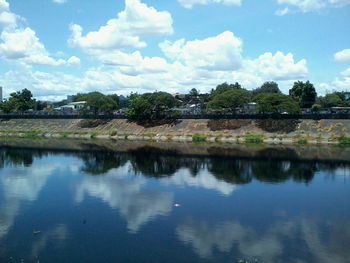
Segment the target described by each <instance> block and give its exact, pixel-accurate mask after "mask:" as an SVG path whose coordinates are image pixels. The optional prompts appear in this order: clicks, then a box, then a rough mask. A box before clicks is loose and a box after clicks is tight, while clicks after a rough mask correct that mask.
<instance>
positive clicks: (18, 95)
mask: <svg viewBox="0 0 350 263" xmlns="http://www.w3.org/2000/svg"><path fill="white" fill-rule="evenodd" d="M34 108H35V99H33V94H32V92H31V91H30V90H28V89H23V90H21V91H17V92H13V93H11V94H10V98H9V99H8V100H7V101H4V103H3V105H2V109H3V111H4V112H7V113H9V112H11V111H22V112H23V111H26V110H29V109H34Z"/></svg>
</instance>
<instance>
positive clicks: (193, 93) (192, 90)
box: [190, 88, 199, 96]
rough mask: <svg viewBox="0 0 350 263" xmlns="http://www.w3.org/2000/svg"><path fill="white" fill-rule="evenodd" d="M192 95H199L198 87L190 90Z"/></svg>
mask: <svg viewBox="0 0 350 263" xmlns="http://www.w3.org/2000/svg"><path fill="white" fill-rule="evenodd" d="M190 95H191V96H199V91H198V90H197V89H196V88H193V89H191V90H190Z"/></svg>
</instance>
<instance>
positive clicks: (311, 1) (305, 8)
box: [276, 0, 350, 15]
mask: <svg viewBox="0 0 350 263" xmlns="http://www.w3.org/2000/svg"><path fill="white" fill-rule="evenodd" d="M277 3H278V4H280V5H287V6H291V7H296V8H297V10H299V11H301V12H303V13H307V12H313V11H317V10H320V9H323V8H339V7H343V6H346V5H349V4H350V0H277ZM282 11H283V10H278V11H277V12H276V15H285V14H287V13H289V12H282Z"/></svg>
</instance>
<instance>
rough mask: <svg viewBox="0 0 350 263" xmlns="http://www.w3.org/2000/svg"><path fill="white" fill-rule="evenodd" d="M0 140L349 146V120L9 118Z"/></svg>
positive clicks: (3, 123) (2, 124) (1, 128)
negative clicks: (32, 139) (102, 140)
mask: <svg viewBox="0 0 350 263" xmlns="http://www.w3.org/2000/svg"><path fill="white" fill-rule="evenodd" d="M0 136H1V137H25V138H74V139H113V140H132V141H135V140H141V141H167V142H180V141H185V142H191V141H194V142H221V143H252V142H253V143H266V144H349V143H350V120H207V119H202V120H177V121H173V122H168V123H157V124H150V123H143V124H142V125H141V124H137V123H134V122H129V121H127V120H79V119H74V120H69V119H68V120H67V119H57V120H55V119H35V120H34V119H10V120H2V121H1V122H0Z"/></svg>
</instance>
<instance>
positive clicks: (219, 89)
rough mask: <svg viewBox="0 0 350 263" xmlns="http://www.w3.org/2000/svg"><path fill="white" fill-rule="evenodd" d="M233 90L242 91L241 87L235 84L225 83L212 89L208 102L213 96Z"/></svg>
mask: <svg viewBox="0 0 350 263" xmlns="http://www.w3.org/2000/svg"><path fill="white" fill-rule="evenodd" d="M233 89H242V86H241V85H240V84H239V83H238V82H236V83H235V84H228V83H227V82H224V83H222V84H220V85H217V86H216V88H215V89H212V90H211V92H210V95H209V100H210V99H213V98H214V97H215V96H217V95H219V94H222V93H224V92H226V91H230V90H233Z"/></svg>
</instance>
